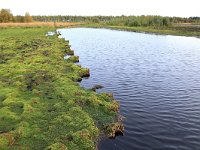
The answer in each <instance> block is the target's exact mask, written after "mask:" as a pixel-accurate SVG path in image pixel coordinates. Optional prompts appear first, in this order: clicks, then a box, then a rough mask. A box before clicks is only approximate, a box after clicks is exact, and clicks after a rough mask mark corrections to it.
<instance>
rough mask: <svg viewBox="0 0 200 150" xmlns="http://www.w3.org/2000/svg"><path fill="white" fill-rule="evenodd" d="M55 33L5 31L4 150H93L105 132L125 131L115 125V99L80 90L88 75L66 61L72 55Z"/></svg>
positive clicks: (1, 72)
mask: <svg viewBox="0 0 200 150" xmlns="http://www.w3.org/2000/svg"><path fill="white" fill-rule="evenodd" d="M51 30H55V29H54V28H53V27H40V28H22V27H20V28H19V27H18V28H0V149H11V150H12V149H13V150H16V149H35V150H40V149H51V150H58V149H62V150H66V149H68V150H78V149H81V150H84V149H85V150H90V149H95V148H96V144H97V143H96V141H97V138H98V137H99V135H100V133H101V132H102V131H103V130H104V131H106V132H107V134H110V135H112V134H113V131H115V129H116V128H118V129H119V128H121V126H120V125H119V124H110V123H113V122H115V121H116V116H117V111H118V107H119V104H118V103H117V102H116V101H115V100H114V99H113V97H112V94H97V93H95V92H93V91H91V90H86V89H84V88H81V87H80V86H79V84H78V83H77V82H76V81H80V80H81V78H82V77H84V76H88V75H89V69H86V68H82V67H81V66H78V65H76V64H74V63H73V62H74V59H73V58H71V59H67V60H64V59H63V57H64V55H66V54H69V55H73V51H72V50H71V49H70V46H69V43H68V42H67V41H64V40H63V39H59V38H57V36H56V35H54V36H49V37H46V36H45V34H46V32H47V31H51ZM76 59H77V57H76Z"/></svg>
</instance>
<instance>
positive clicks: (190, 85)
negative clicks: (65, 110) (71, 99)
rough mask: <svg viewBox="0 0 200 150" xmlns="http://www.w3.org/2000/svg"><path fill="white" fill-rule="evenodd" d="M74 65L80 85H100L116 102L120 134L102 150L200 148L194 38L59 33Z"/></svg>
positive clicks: (199, 47)
mask: <svg viewBox="0 0 200 150" xmlns="http://www.w3.org/2000/svg"><path fill="white" fill-rule="evenodd" d="M61 33H62V36H63V37H65V38H66V39H68V40H69V41H70V43H71V44H72V49H74V50H75V54H76V55H79V56H80V64H81V65H82V66H84V67H88V68H90V70H91V77H90V78H89V79H86V80H83V81H82V82H81V85H82V86H84V87H87V88H90V87H92V86H93V85H94V84H102V85H104V87H105V88H103V89H100V90H99V91H98V92H113V93H114V96H115V98H116V99H117V100H119V101H120V103H121V107H120V112H121V114H122V115H123V116H125V119H124V125H125V135H124V136H120V137H117V138H116V139H115V140H109V139H104V140H103V141H102V142H101V143H100V145H99V148H100V149H102V150H104V149H105V150H177V149H178V150H179V149H180V150H191V149H192V150H199V149H200V82H199V81H200V65H199V64H200V59H199V58H200V39H197V38H189V37H178V36H159V35H150V34H142V33H132V32H124V31H113V30H106V29H84V28H77V29H62V30H61Z"/></svg>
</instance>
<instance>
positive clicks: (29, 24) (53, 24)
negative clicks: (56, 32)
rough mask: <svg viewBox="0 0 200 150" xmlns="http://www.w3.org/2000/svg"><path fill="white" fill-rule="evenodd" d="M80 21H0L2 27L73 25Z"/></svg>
mask: <svg viewBox="0 0 200 150" xmlns="http://www.w3.org/2000/svg"><path fill="white" fill-rule="evenodd" d="M80 24H81V23H79V22H28V23H0V28H3V27H5V28H7V27H73V26H77V25H80Z"/></svg>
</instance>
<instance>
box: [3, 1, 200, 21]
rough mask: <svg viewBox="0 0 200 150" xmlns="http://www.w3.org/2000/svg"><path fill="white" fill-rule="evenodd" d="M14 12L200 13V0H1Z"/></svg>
mask: <svg viewBox="0 0 200 150" xmlns="http://www.w3.org/2000/svg"><path fill="white" fill-rule="evenodd" d="M0 8H8V9H10V10H11V12H12V13H13V14H14V15H24V14H25V12H29V13H30V14H31V15H86V16H94V15H113V16H115V15H161V16H180V17H190V16H200V0H0Z"/></svg>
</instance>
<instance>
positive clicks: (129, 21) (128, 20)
mask: <svg viewBox="0 0 200 150" xmlns="http://www.w3.org/2000/svg"><path fill="white" fill-rule="evenodd" d="M33 20H35V21H44V22H49V21H54V22H88V23H102V24H107V25H120V26H171V25H173V24H176V23H192V24H200V17H190V18H181V17H162V16H144V15H142V16H33Z"/></svg>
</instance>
